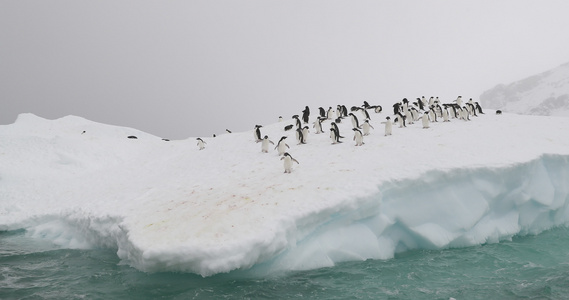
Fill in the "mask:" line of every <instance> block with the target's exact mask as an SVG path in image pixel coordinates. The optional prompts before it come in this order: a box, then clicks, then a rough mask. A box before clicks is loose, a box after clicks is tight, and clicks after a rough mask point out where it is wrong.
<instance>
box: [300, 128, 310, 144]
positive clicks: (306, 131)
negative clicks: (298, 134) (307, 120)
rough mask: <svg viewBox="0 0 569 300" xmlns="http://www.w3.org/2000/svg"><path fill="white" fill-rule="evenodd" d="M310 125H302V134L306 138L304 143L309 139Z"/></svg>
mask: <svg viewBox="0 0 569 300" xmlns="http://www.w3.org/2000/svg"><path fill="white" fill-rule="evenodd" d="M308 132H309V131H308V126H304V127H302V136H303V138H304V143H305V144H306V141H307V139H308Z"/></svg>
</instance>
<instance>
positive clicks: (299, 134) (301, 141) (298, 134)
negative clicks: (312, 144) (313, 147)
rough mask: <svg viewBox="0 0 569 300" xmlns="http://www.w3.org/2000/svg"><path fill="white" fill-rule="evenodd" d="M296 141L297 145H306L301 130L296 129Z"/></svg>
mask: <svg viewBox="0 0 569 300" xmlns="http://www.w3.org/2000/svg"><path fill="white" fill-rule="evenodd" d="M296 141H297V142H298V145H301V144H306V141H305V140H304V133H303V132H302V128H297V129H296Z"/></svg>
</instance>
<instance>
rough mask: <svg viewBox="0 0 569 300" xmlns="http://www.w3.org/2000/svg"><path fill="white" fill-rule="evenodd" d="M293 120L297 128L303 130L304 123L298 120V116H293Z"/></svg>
mask: <svg viewBox="0 0 569 300" xmlns="http://www.w3.org/2000/svg"><path fill="white" fill-rule="evenodd" d="M292 118H293V119H294V120H295V122H296V128H302V123H301V122H300V119H299V118H298V115H294V116H292Z"/></svg>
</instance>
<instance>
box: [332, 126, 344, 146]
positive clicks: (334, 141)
mask: <svg viewBox="0 0 569 300" xmlns="http://www.w3.org/2000/svg"><path fill="white" fill-rule="evenodd" d="M340 138H341V136H340V134H339V133H338V131H337V130H336V129H335V128H334V127H331V128H330V139H331V140H332V144H337V143H341V142H342V141H340Z"/></svg>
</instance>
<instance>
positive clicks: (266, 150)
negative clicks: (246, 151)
mask: <svg viewBox="0 0 569 300" xmlns="http://www.w3.org/2000/svg"><path fill="white" fill-rule="evenodd" d="M269 143H270V144H273V145H274V144H275V143H273V141H271V140H269V136H268V135H265V137H264V138H263V140H262V141H261V152H263V153H269Z"/></svg>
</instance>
